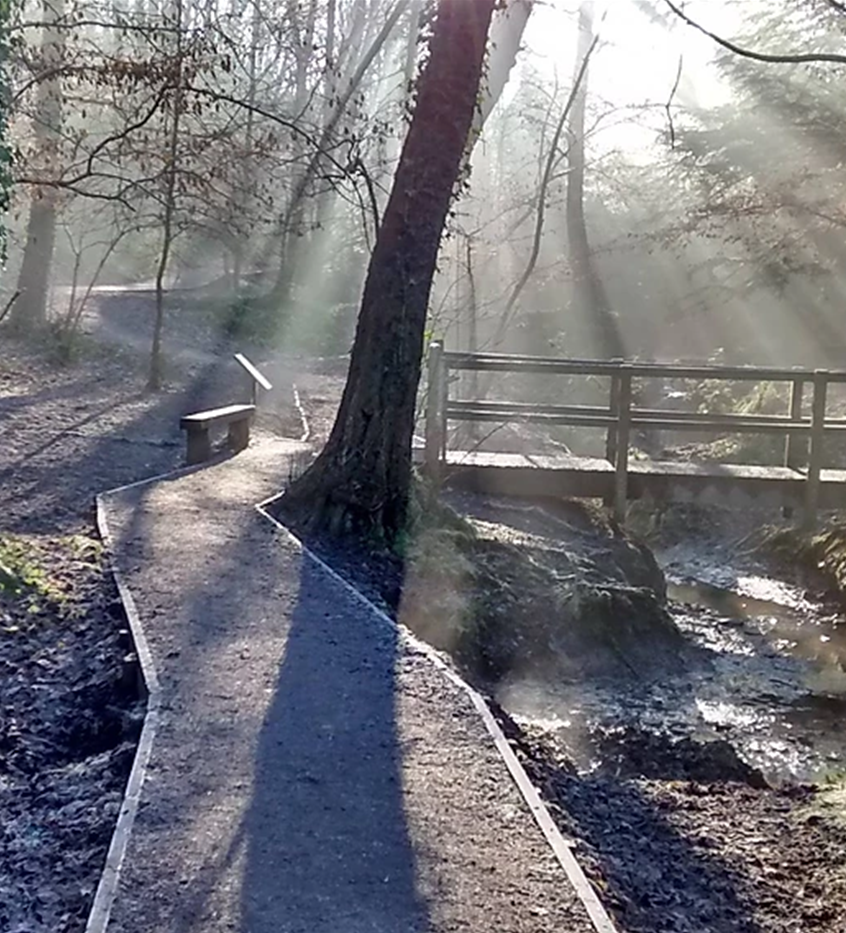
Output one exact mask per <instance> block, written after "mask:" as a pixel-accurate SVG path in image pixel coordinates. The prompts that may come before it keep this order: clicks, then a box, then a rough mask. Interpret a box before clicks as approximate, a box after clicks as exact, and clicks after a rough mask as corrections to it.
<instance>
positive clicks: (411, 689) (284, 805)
mask: <svg viewBox="0 0 846 933" xmlns="http://www.w3.org/2000/svg"><path fill="white" fill-rule="evenodd" d="M301 451H302V448H301V446H300V445H298V444H297V443H295V442H292V441H285V440H281V439H278V438H277V439H271V438H265V439H263V440H262V442H260V443H258V444H255V445H254V446H253V447H251V448H250V449H249V450H248V451H246V452H244V453H243V454H241V455H239V456H238V457H235V458H233V459H230V460H228V461H226V462H224V463H222V464H219V465H217V466H214V467H210V468H208V469H205V470H202V471H199V472H195V473H192V474H190V475H187V476H183V477H181V478H178V479H172V480H166V481H163V482H157V483H153V484H148V485H144V486H140V487H136V488H134V489H130V490H128V491H125V492H122V493H118V494H116V495H114V496H111V497H109V498H108V500H107V507H106V512H107V517H108V521H109V525H110V529H111V532H112V535H113V538H114V541H115V548H116V559H117V563H118V565H119V567H120V568H121V570H122V571H123V573H124V576H125V579H126V581H127V583H128V585H129V588H130V590H131V591H132V593H133V594H134V597H135V600H136V602H137V604H138V609H139V613H140V617H141V621H142V623H143V625H144V628H145V630H146V633H147V638H148V639H149V644H150V649H151V653H152V657H153V660H154V663H155V665H156V668H157V671H158V674H159V678H160V680H161V684H162V719H161V722H160V726H159V729H158V733H157V736H156V739H155V742H154V746H153V752H152V758H151V762H150V769H149V772H148V775H147V778H146V781H145V784H144V789H143V797H142V801H141V806H140V808H139V813H138V817H137V821H136V824H135V827H134V830H133V833H132V836H131V839H130V843H129V849H128V852H127V855H126V862H125V865H124V870H123V873H122V876H121V881H120V885H119V889H118V894H117V899H116V902H115V905H114V909H113V913H112V921H111V924H110V927H109V929H110V931H111V933H148V931H149V933H154V931H155V933H164V931H168V933H171V931H180V933H183V931H185V933H187V931H195V930H196V931H200V930H202V931H204V933H216V931H230V930H238V931H244V933H247V931H249V933H294V931H296V933H322V931H330V930H331V931H333V933H336V931H338V933H340V931H342V933H364V931H367V933H379V931H385V933H389V931H390V933H413V931H430V933H441V931H443V933H446V931H477V933H487V931H493V930H496V931H503V933H512V931H513V933H541V931H552V930H555V931H568V933H582V931H584V933H589V931H590V930H591V929H592V927H591V923H590V921H589V919H588V917H587V914H586V912H585V911H584V908H583V907H582V905H581V902H580V901H579V900H578V898H577V897H576V894H575V891H574V890H573V889H572V887H571V886H570V884H569V882H568V880H567V878H566V876H565V875H564V872H563V871H562V870H561V869H560V867H559V865H558V863H557V861H556V860H555V858H554V857H553V855H552V853H551V851H550V850H549V848H548V847H547V845H546V843H545V842H544V840H543V838H542V836H541V834H540V831H539V830H538V828H537V827H536V825H535V823H534V822H533V820H532V817H531V815H530V813H529V811H528V809H527V807H526V806H525V804H524V803H523V800H522V798H521V797H520V795H519V793H518V791H517V789H516V787H515V786H514V784H513V782H512V781H511V779H510V778H509V776H508V774H507V772H506V770H505V766H504V765H503V763H502V761H501V759H500V758H499V756H498V754H497V752H496V750H495V748H494V745H493V742H492V740H491V739H490V737H489V736H488V733H487V732H486V731H485V728H484V726H483V724H482V722H481V721H480V719H479V717H478V715H477V713H476V712H475V710H474V709H473V707H472V705H471V702H470V700H469V698H468V697H467V695H466V694H465V693H464V692H463V691H462V690H461V689H460V688H459V687H457V686H456V685H454V684H452V683H451V682H450V681H449V680H448V679H447V678H446V677H445V676H444V675H443V673H442V672H441V671H439V670H438V669H437V667H435V666H434V665H433V664H432V662H431V660H430V659H429V658H428V656H426V655H425V654H423V653H421V652H420V651H419V650H418V649H416V648H414V647H413V645H411V644H409V643H406V642H405V641H404V640H403V639H401V638H398V636H397V635H396V633H395V631H394V630H392V629H389V628H388V627H386V626H385V625H384V624H383V623H382V622H381V621H380V619H379V617H378V616H376V614H375V613H373V612H372V611H370V610H368V609H367V608H366V607H365V606H364V605H363V604H362V603H361V602H359V601H357V600H356V599H355V598H354V597H353V596H352V594H351V593H350V592H349V590H347V589H346V588H344V587H343V586H341V585H340V584H339V583H338V582H336V581H335V579H334V578H332V577H330V576H329V575H328V574H327V573H326V572H325V571H324V570H322V569H321V568H320V566H319V565H317V564H315V563H313V562H311V561H310V560H309V559H306V558H304V557H303V555H302V554H301V552H300V551H299V549H298V548H297V547H296V546H295V544H294V543H293V542H292V541H291V540H290V539H289V538H288V537H287V536H283V535H282V534H280V533H279V532H278V531H275V530H274V529H273V528H272V526H271V525H270V524H269V523H268V522H267V521H266V520H265V519H263V518H262V517H261V516H260V515H259V514H258V513H257V512H256V511H255V510H254V509H253V504H254V503H255V502H257V501H258V500H260V499H261V498H263V497H264V496H266V495H269V494H271V493H273V492H275V491H276V490H277V489H278V488H280V486H281V484H282V481H283V479H284V476H285V474H286V471H287V470H288V469H289V463H290V459H291V458H292V457H296V456H297V455H298V454H299V453H301Z"/></svg>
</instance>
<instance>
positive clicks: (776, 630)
mask: <svg viewBox="0 0 846 933" xmlns="http://www.w3.org/2000/svg"><path fill="white" fill-rule="evenodd" d="M656 556H657V558H658V561H659V564H660V565H661V567H662V569H663V570H664V573H665V575H666V579H667V598H668V608H669V610H670V613H671V615H672V618H673V620H674V622H675V623H676V625H677V626H678V628H679V630H680V631H681V632H682V633H683V634H684V636H685V638H686V639H687V640H688V642H689V643H690V644H691V645H692V646H695V647H696V648H698V649H700V651H699V652H698V653H697V655H695V656H694V657H696V660H695V661H694V663H692V664H686V665H683V666H682V667H681V669H680V670H679V671H677V672H675V673H671V674H668V675H666V676H664V677H661V678H658V679H656V678H644V679H643V680H642V681H640V682H638V681H637V680H631V679H627V680H626V681H618V682H615V683H607V682H601V681H600V682H594V681H581V682H577V683H569V684H565V683H550V682H549V680H548V679H545V680H543V681H540V680H533V679H531V678H528V679H527V678H520V679H515V680H512V681H510V682H505V683H503V684H501V685H499V687H498V689H497V699H498V700H499V702H501V703H502V705H503V706H504V707H505V708H506V709H508V710H509V712H511V714H512V715H514V716H515V718H516V719H517V720H518V721H520V722H525V723H530V724H532V725H533V726H535V727H539V728H541V729H543V730H545V731H550V732H552V733H553V734H555V735H556V736H557V738H558V739H559V740H560V741H561V742H562V744H563V746H564V747H565V748H566V749H567V750H568V752H569V753H570V755H571V756H572V758H573V760H574V762H575V763H576V764H577V766H578V767H579V768H580V769H583V770H584V771H586V772H590V771H592V770H594V769H596V768H598V767H608V766H609V765H610V764H611V763H612V762H616V764H617V766H618V767H619V768H620V769H622V770H623V771H625V770H626V765H625V762H626V761H627V760H628V759H629V758H630V757H631V754H630V752H633V751H634V750H633V749H630V750H629V751H621V749H620V748H617V747H616V746H617V745H618V742H619V744H620V745H627V744H634V745H638V744H641V745H642V744H643V743H644V741H645V739H644V735H645V734H649V735H652V736H655V735H657V736H661V737H664V738H666V740H667V741H668V742H669V743H677V742H679V741H683V742H685V743H688V742H691V741H692V742H695V743H697V744H699V743H701V744H702V745H703V747H704V749H705V750H708V749H712V750H713V752H714V756H713V757H715V760H716V762H719V761H720V759H721V757H723V756H724V754H725V745H726V744H728V745H729V746H731V748H732V749H734V751H736V753H737V754H738V755H739V757H740V758H741V759H742V760H743V761H745V762H746V763H748V764H749V765H750V766H751V767H752V768H754V769H756V770H758V771H760V772H761V773H762V774H763V776H764V777H765V778H766V780H767V781H768V782H770V783H773V784H778V783H781V782H783V781H816V780H820V779H825V778H826V777H827V776H829V775H831V774H837V773H840V772H842V771H843V770H844V768H846V615H844V611H843V608H842V607H841V606H839V605H837V603H836V602H835V601H834V600H833V599H832V598H830V597H826V595H825V594H814V593H811V592H809V591H807V590H805V589H804V588H803V587H801V586H799V585H797V584H796V583H792V582H787V581H785V580H783V579H779V577H778V576H777V575H776V573H775V572H774V570H773V568H771V567H769V568H768V567H767V566H765V565H764V564H763V563H762V562H760V561H754V560H753V561H747V562H745V563H744V562H743V561H737V563H736V564H735V565H734V566H733V565H732V564H731V563H728V562H726V555H725V554H720V553H719V552H718V551H717V553H715V554H713V555H712V556H710V557H709V555H708V552H707V548H706V549H704V550H703V549H700V550H697V551H694V552H693V553H691V552H690V550H689V549H685V550H681V549H679V550H676V549H672V548H671V549H667V550H665V551H663V552H662V551H658V552H656ZM712 743H716V744H713V745H712ZM635 754H636V753H635ZM636 757H637V758H640V757H641V756H640V755H637V754H636ZM715 767H716V770H715V777H716V775H717V774H718V772H719V767H718V765H717V766H715ZM641 770H642V769H641ZM656 776H657V775H656ZM666 776H668V777H672V776H674V775H673V774H667V775H666ZM678 776H679V777H681V776H683V775H678ZM729 776H730V775H729Z"/></svg>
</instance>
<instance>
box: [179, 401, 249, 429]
mask: <svg viewBox="0 0 846 933" xmlns="http://www.w3.org/2000/svg"><path fill="white" fill-rule="evenodd" d="M255 411H256V406H255V405H224V406H223V408H212V409H209V411H198V412H196V413H195V414H193V415H184V416H183V417H182V418H181V419H180V421H179V426H180V428H182V429H183V430H185V429H186V428H209V427H212V426H213V425H216V424H230V423H231V422H233V421H243V420H244V419H245V418H251V417H252V416H253V415H254V414H255Z"/></svg>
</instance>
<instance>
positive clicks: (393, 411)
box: [283, 0, 497, 542]
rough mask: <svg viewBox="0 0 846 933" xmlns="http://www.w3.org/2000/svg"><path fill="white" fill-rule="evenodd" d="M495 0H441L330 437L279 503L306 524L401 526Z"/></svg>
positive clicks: (335, 528)
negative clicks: (452, 212)
mask: <svg viewBox="0 0 846 933" xmlns="http://www.w3.org/2000/svg"><path fill="white" fill-rule="evenodd" d="M496 2H497V0H440V3H439V5H438V14H437V18H436V20H435V24H434V27H433V32H432V37H431V40H430V43H429V58H428V61H427V63H426V65H425V68H424V70H423V73H422V75H421V77H420V81H419V86H418V92H417V105H416V107H415V110H414V116H413V118H412V121H411V125H410V127H409V130H408V135H407V137H406V140H405V144H404V146H403V149H402V154H401V156H400V161H399V165H398V167H397V171H396V175H395V177H394V184H393V188H392V190H391V195H390V198H389V200H388V205H387V208H386V210H385V214H384V217H383V220H382V225H381V227H380V229H379V234H378V237H377V240H376V245H375V248H374V250H373V255H372V257H371V259H370V265H369V268H368V271H367V279H366V281H365V285H364V293H363V295H362V300H361V308H360V311H359V317H358V327H357V330H356V336H355V342H354V344H353V349H352V356H351V360H350V370H349V376H348V378H347V384H346V387H345V389H344V394H343V397H342V399H341V405H340V408H339V411H338V416H337V419H336V421H335V425H334V427H333V429H332V433H331V434H330V436H329V440H328V441H327V443H326V446H325V447H324V449H323V451H322V452H321V454H320V455H319V456H318V458H317V460H315V462H314V463H313V464H312V466H311V467H310V468H309V469H308V470H307V471H306V472H305V473H304V474H303V475H302V476H301V477H300V478H299V479H298V480H296V481H295V482H294V483H293V484H292V486H291V487H290V488H289V490H288V491H287V492H286V494H285V496H284V499H283V507H284V508H286V510H288V511H291V512H294V513H296V514H297V515H298V516H299V518H300V520H301V521H302V522H303V523H304V524H305V526H306V527H307V528H308V529H309V530H311V531H329V532H330V533H339V532H347V533H353V534H358V535H367V536H374V537H377V538H382V539H384V540H385V541H387V542H393V541H395V540H396V539H397V538H398V536H399V535H400V534H401V533H402V531H403V530H404V528H405V522H406V513H407V508H408V500H409V494H410V487H411V468H412V463H411V442H412V434H413V430H414V409H415V402H416V398H417V386H418V382H419V380H420V368H421V359H422V355H423V340H424V330H425V325H426V311H427V307H428V303H429V293H430V290H431V286H432V278H433V276H434V273H435V263H436V261H437V256H438V248H439V245H440V240H441V235H442V233H443V228H444V223H445V221H446V215H447V211H448V210H449V205H450V202H451V199H452V196H453V191H454V188H455V183H456V179H457V178H458V176H459V173H460V170H461V165H462V160H463V159H464V158H465V154H466V152H467V150H468V138H469V134H470V128H471V126H472V122H473V115H474V112H475V109H476V106H477V101H478V95H479V84H480V80H481V76H482V64H483V60H484V53H485V45H486V42H487V35H488V28H489V25H490V20H491V15H492V13H493V10H494V7H495V6H496Z"/></svg>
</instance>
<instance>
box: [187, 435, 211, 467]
mask: <svg viewBox="0 0 846 933" xmlns="http://www.w3.org/2000/svg"><path fill="white" fill-rule="evenodd" d="M210 456H211V439H210V438H209V429H208V428H193V429H192V428H189V429H188V456H187V463H188V466H194V464H195V463H203V462H204V461H206V460H208V459H209V457H210Z"/></svg>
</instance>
